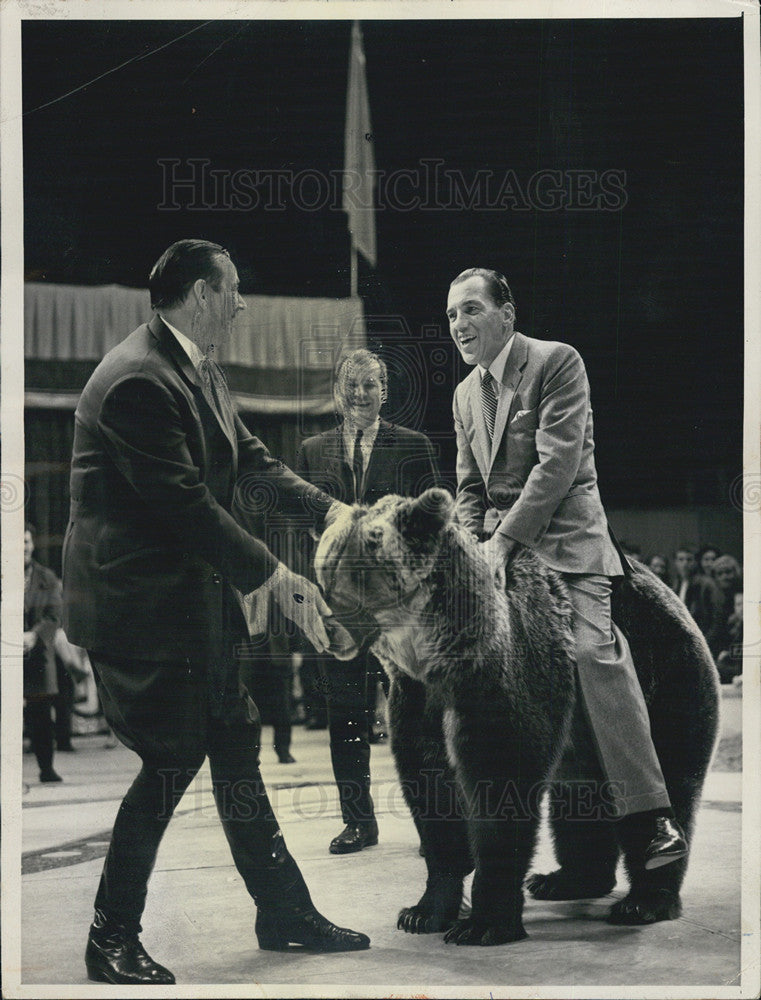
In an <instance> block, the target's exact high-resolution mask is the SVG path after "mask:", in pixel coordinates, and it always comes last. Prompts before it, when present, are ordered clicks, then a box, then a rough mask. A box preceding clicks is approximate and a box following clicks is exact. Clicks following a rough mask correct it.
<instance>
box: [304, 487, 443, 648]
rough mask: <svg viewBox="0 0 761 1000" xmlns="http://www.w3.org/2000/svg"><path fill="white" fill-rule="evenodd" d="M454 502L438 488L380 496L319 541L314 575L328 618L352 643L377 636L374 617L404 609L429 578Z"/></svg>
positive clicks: (339, 520) (351, 512)
mask: <svg viewBox="0 0 761 1000" xmlns="http://www.w3.org/2000/svg"><path fill="white" fill-rule="evenodd" d="M453 514H454V502H453V500H452V498H451V496H450V495H449V493H447V492H446V490H442V489H429V490H426V491H425V493H423V494H422V495H421V496H420V497H419V498H418V499H416V500H410V499H405V498H403V497H399V496H394V495H390V496H386V497H383V499H382V500H379V501H378V502H377V503H375V504H374V505H373V506H372V507H369V508H367V507H359V506H355V507H352V508H351V509H350V510H348V511H346V512H345V513H344V514H343V515H341V516H340V517H338V518H336V520H335V521H333V522H332V523H331V525H330V526H329V527H328V528H326V530H325V531H324V532H323V534H322V537H321V538H320V542H319V545H318V547H317V552H316V553H315V571H316V574H317V580H318V582H319V584H320V586H321V587H322V590H323V594H324V595H325V600H326V601H327V602H328V604H329V605H330V606H331V609H332V610H333V613H334V615H335V616H336V617H337V618H338V620H339V621H340V622H341V623H342V624H343V625H345V626H346V627H347V628H348V629H349V631H350V632H351V633H352V635H353V636H354V637H355V639H356V640H357V641H361V640H362V639H363V638H366V637H367V636H368V635H369V634H371V633H372V632H374V631H377V621H378V617H377V616H378V614H379V613H380V614H383V613H386V615H388V613H391V612H393V610H394V609H396V608H404V607H405V605H406V604H407V603H408V602H409V601H410V599H411V598H412V597H413V596H414V595H415V594H416V593H418V592H419V590H420V588H421V586H422V585H423V584H424V583H425V580H426V579H427V577H428V576H429V575H430V574H431V572H432V570H433V568H434V566H435V564H436V557H437V554H438V550H439V545H440V539H441V535H442V532H443V531H444V529H445V528H446V527H447V526H448V525H449V524H450V522H451V521H452V518H453Z"/></svg>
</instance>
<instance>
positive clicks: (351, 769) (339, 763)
mask: <svg viewBox="0 0 761 1000" xmlns="http://www.w3.org/2000/svg"><path fill="white" fill-rule="evenodd" d="M322 670H323V672H324V681H325V691H326V696H327V704H328V730H329V732H330V758H331V762H332V764H333V776H334V777H335V779H336V785H337V786H338V798H339V801H340V803H341V816H342V818H343V821H344V823H368V822H370V821H371V820H372V819H373V817H374V809H373V800H372V797H371V795H370V741H369V734H370V725H371V721H372V719H371V710H370V705H369V703H368V679H369V680H370V681H371V682H372V692H373V705H372V709H373V710H374V708H375V699H374V693H375V687H376V684H377V679H378V675H377V661H376V660H375V659H374V658H373V657H371V656H370V654H368V653H360V655H359V656H357V657H355V658H354V659H353V660H335V659H333V658H330V660H327V659H325V660H323V661H322Z"/></svg>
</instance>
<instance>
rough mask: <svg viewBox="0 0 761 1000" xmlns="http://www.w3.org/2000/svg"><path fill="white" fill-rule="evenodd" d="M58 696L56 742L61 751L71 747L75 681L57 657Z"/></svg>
mask: <svg viewBox="0 0 761 1000" xmlns="http://www.w3.org/2000/svg"><path fill="white" fill-rule="evenodd" d="M56 678H57V680H58V694H57V695H56V697H55V702H54V704H55V741H56V746H57V747H58V749H59V750H63V749H64V748H66V747H70V746H71V715H72V712H73V711H74V681H73V680H72V679H71V674H70V673H69V671H68V670H67V669H66V667H65V666H64V665H63V663H62V662H61V659H60V657H58V656H56Z"/></svg>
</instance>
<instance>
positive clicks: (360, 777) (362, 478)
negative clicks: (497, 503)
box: [296, 349, 440, 854]
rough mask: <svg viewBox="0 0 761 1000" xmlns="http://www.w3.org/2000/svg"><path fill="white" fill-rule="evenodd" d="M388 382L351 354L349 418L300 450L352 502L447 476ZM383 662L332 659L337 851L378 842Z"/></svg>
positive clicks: (304, 471)
mask: <svg viewBox="0 0 761 1000" xmlns="http://www.w3.org/2000/svg"><path fill="white" fill-rule="evenodd" d="M387 386H388V373H387V370H386V365H385V364H384V362H383V361H382V360H381V359H380V358H379V357H378V356H377V355H375V354H371V353H370V351H367V350H364V349H360V350H356V351H352V352H351V353H350V354H348V355H346V357H344V358H343V360H342V361H341V363H340V365H339V366H338V369H337V371H336V379H335V386H334V394H335V399H336V405H337V408H338V410H339V412H340V414H341V416H342V417H343V420H342V422H341V423H339V424H338V426H337V427H335V428H334V429H332V430H329V431H325V432H324V433H323V434H318V435H317V436H316V437H311V438H307V439H306V440H305V441H304V442H303V444H302V446H301V450H300V451H299V456H298V459H297V463H296V468H297V469H298V470H299V473H300V474H301V475H303V476H304V478H305V479H307V480H309V482H311V483H314V484H315V485H316V486H319V487H320V488H321V489H323V490H325V491H326V492H327V493H330V494H332V495H333V496H335V497H337V498H338V499H339V500H342V501H343V502H345V503H363V504H368V505H369V504H373V503H375V501H376V500H379V499H380V498H381V497H384V496H387V495H388V494H389V493H397V494H399V495H401V496H418V495H419V494H420V493H422V492H423V490H425V489H427V488H428V487H429V486H437V485H439V483H440V478H439V472H438V467H437V464H436V459H435V456H434V452H433V446H432V445H431V442H430V441H429V440H428V438H427V437H426V436H425V434H421V433H419V432H418V431H411V430H408V429H407V428H406V427H399V426H397V425H395V424H390V423H388V422H387V421H385V420H382V419H381V418H380V409H381V406H382V405H383V403H384V401H385V399H386V396H387ZM378 668H379V665H378V661H377V660H376V659H375V657H373V656H372V654H371V653H368V652H366V651H365V652H362V653H360V655H359V656H357V657H356V658H355V659H353V660H348V661H337V660H331V661H330V662H329V663H328V664H327V669H326V670H325V671H324V673H325V675H326V678H325V684H326V689H327V701H328V728H329V730H330V755H331V759H332V763H333V774H334V776H335V779H336V784H337V786H338V795H339V800H340V803H341V816H342V818H343V821H344V823H345V824H346V825H345V827H344V829H343V830H342V831H341V833H339V834H338V836H336V837H334V838H333V840H332V841H331V843H330V852H331V854H350V853H353V852H355V851H361V850H362V849H363V848H364V847H370V846H372V845H373V844H377V843H378V824H377V822H376V820H375V815H374V811H373V800H372V797H371V795H370V743H369V734H370V728H371V726H372V720H371V718H370V717H369V710H370V709H369V705H368V697H367V692H368V682H369V683H370V684H371V685H372V687H371V693H372V692H374V691H375V690H376V688H375V684H376V678H377V676H378ZM373 704H374V699H373V698H372V697H371V699H370V705H373Z"/></svg>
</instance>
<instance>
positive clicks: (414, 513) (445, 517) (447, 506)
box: [399, 487, 454, 545]
mask: <svg viewBox="0 0 761 1000" xmlns="http://www.w3.org/2000/svg"><path fill="white" fill-rule="evenodd" d="M453 512H454V501H453V500H452V497H451V496H450V495H449V494H448V493H447V491H446V490H442V489H439V488H438V487H433V488H431V489H429V490H426V491H425V493H422V494H421V495H420V496H419V497H418V498H417V500H413V501H412V502H411V503H410V505H409V507H407V508H406V509H403V511H402V515H403V516H402V518H401V523H400V524H399V530H400V532H401V534H402V536H403V537H404V539H405V540H406V541H407V542H408V543H412V544H413V545H414V543H418V544H421V543H425V542H427V541H433V540H435V539H436V538H437V537H438V535H439V533H440V532H441V530H442V529H443V528H445V527H446V526H447V525H448V524H449V522H450V521H451V520H452V515H453Z"/></svg>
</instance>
